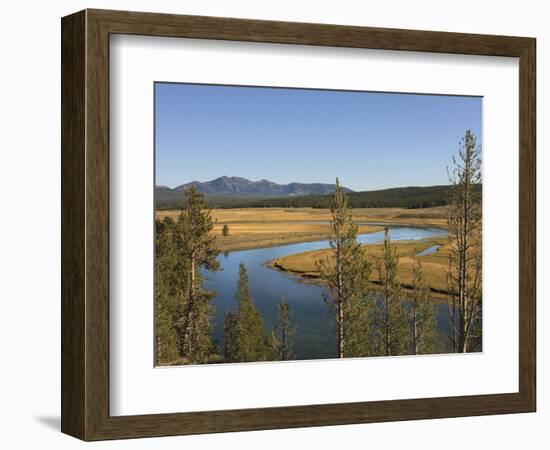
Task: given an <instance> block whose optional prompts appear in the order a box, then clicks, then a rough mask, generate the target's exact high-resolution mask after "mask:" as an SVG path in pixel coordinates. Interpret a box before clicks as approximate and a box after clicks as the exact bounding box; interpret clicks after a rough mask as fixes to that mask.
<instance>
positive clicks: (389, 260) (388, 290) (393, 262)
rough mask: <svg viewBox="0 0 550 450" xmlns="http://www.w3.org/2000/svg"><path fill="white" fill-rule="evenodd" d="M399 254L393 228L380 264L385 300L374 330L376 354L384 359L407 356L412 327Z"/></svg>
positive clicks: (379, 305)
mask: <svg viewBox="0 0 550 450" xmlns="http://www.w3.org/2000/svg"><path fill="white" fill-rule="evenodd" d="M398 268H399V255H398V253H397V250H396V249H395V247H393V246H392V245H391V240H390V234H389V228H388V227H386V228H385V230H384V246H383V250H382V258H381V259H380V260H378V261H377V269H378V280H379V283H380V285H381V286H382V291H381V297H380V299H379V300H378V301H377V302H376V308H375V320H374V327H375V332H376V334H377V335H378V337H377V339H376V345H375V353H376V354H378V355H384V356H394V355H403V354H406V353H407V347H408V327H407V319H406V316H405V307H404V302H403V299H402V297H401V293H402V289H401V285H400V283H399V281H398V279H397V277H398Z"/></svg>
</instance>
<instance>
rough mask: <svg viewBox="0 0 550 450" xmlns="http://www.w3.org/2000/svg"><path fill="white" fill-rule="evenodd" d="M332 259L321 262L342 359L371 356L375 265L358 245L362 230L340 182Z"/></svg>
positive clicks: (333, 210)
mask: <svg viewBox="0 0 550 450" xmlns="http://www.w3.org/2000/svg"><path fill="white" fill-rule="evenodd" d="M331 216H332V221H331V232H332V239H331V241H330V248H331V250H332V252H331V256H330V257H328V258H326V259H323V260H320V261H318V262H317V267H318V270H319V273H320V275H321V279H322V280H323V282H324V289H325V292H324V294H323V297H324V299H325V302H326V303H327V305H328V306H329V308H330V309H331V311H332V312H333V313H334V317H335V325H336V326H335V331H336V338H337V354H338V357H339V358H344V357H353V356H365V355H366V354H367V352H368V339H367V336H368V333H367V303H366V297H367V294H368V279H369V276H370V272H371V265H370V263H369V262H368V260H367V258H366V252H365V250H364V248H363V247H362V246H361V244H360V243H359V242H358V241H357V234H358V228H357V224H356V223H355V222H354V221H353V219H352V215H351V210H350V208H349V207H348V202H347V198H346V194H345V193H344V191H343V190H342V188H341V187H340V182H339V180H338V179H336V190H335V192H334V195H333V196H332V207H331Z"/></svg>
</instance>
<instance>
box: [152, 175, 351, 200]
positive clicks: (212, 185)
mask: <svg viewBox="0 0 550 450" xmlns="http://www.w3.org/2000/svg"><path fill="white" fill-rule="evenodd" d="M192 185H194V186H196V188H197V189H198V190H199V192H202V193H203V194H205V195H207V196H225V197H298V196H303V195H323V194H330V193H332V192H334V189H335V187H336V185H335V184H325V183H289V184H277V183H274V182H273V181H269V180H260V181H251V180H248V179H246V178H241V177H228V176H223V177H219V178H216V179H215V180H211V181H206V182H201V181H191V182H190V183H185V184H182V185H180V186H177V187H176V188H173V189H172V188H169V187H167V186H156V188H155V196H156V199H157V201H165V200H176V199H181V198H183V193H184V191H185V190H186V189H188V188H189V187H191V186H192ZM343 190H344V191H346V192H353V191H352V190H351V189H348V188H343Z"/></svg>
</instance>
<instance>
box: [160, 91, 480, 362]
mask: <svg viewBox="0 0 550 450" xmlns="http://www.w3.org/2000/svg"><path fill="white" fill-rule="evenodd" d="M481 143H482V98H481V97H474V96H449V95H427V94H409V93H406V94H401V93H382V92H365V91H340V90H321V89H301V88H270V87H252V86H226V85H206V84H187V83H164V82H157V83H155V298H154V302H155V365H157V366H180V365H194V364H218V363H243V362H268V361H292V360H315V359H329V358H330V359H336V358H366V357H380V356H386V357H393V356H403V355H423V354H424V355H425V354H441V353H465V352H479V351H481V350H482V328H483V327H482V309H483V308H482V202H481V200H482V146H481Z"/></svg>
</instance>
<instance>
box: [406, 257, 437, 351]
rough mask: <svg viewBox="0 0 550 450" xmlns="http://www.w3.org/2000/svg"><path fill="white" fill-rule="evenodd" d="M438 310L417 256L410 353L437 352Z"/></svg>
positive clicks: (415, 259) (413, 286)
mask: <svg viewBox="0 0 550 450" xmlns="http://www.w3.org/2000/svg"><path fill="white" fill-rule="evenodd" d="M435 318H436V311H435V306H434V305H433V303H432V301H431V299H430V288H429V286H428V285H427V284H426V282H425V280H424V275H423V273H422V264H421V263H420V261H419V260H418V258H417V257H415V258H414V264H413V281H412V294H411V300H410V307H409V310H408V319H409V326H410V330H411V331H410V335H411V339H410V353H411V354H413V355H420V354H429V353H436V352H437V327H436V320H435Z"/></svg>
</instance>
